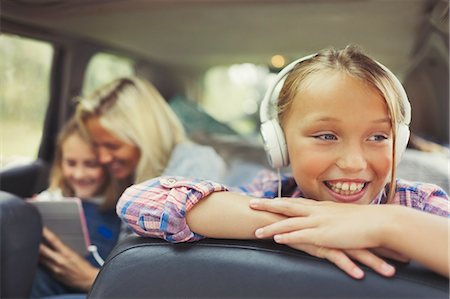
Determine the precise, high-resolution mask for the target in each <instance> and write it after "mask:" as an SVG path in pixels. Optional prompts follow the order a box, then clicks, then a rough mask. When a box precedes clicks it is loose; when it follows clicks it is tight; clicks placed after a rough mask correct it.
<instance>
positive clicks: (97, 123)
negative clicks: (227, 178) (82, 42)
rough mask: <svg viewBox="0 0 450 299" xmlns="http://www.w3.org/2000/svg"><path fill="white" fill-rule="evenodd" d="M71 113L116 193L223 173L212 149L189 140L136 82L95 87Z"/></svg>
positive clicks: (160, 102)
mask: <svg viewBox="0 0 450 299" xmlns="http://www.w3.org/2000/svg"><path fill="white" fill-rule="evenodd" d="M76 114H77V119H78V121H79V123H80V125H81V126H82V127H83V128H84V131H85V133H86V135H87V136H89V138H90V139H91V140H92V142H93V144H94V145H95V147H96V149H97V150H98V154H99V161H100V163H101V164H103V165H105V166H106V167H107V169H108V170H109V172H110V174H111V176H112V177H113V178H114V179H115V180H116V181H117V182H118V184H119V189H118V190H117V192H116V193H117V194H118V195H120V194H121V193H122V191H123V190H124V188H126V187H128V186H129V185H131V184H133V183H139V182H142V181H144V180H147V179H150V178H154V177H157V176H160V175H162V174H178V175H186V176H188V175H192V176H200V177H209V176H211V175H212V176H214V177H215V178H216V179H219V178H221V177H222V175H223V173H224V171H225V164H224V162H223V160H222V159H221V158H220V157H219V156H218V155H217V154H216V152H215V151H214V150H213V149H212V148H209V147H205V146H200V145H197V144H194V143H192V142H190V141H189V139H188V138H187V136H186V134H185V131H184V128H183V126H182V124H181V122H180V121H179V120H178V118H177V116H176V115H175V113H174V112H173V111H172V110H171V108H170V106H169V105H168V103H167V102H166V101H165V100H164V98H163V97H162V96H161V95H160V94H159V92H158V91H157V90H156V88H155V87H154V86H153V85H152V84H150V83H149V82H148V81H146V80H143V79H141V78H138V77H125V78H120V79H117V80H115V81H113V82H111V83H109V84H106V85H105V86H102V87H100V88H99V89H98V90H97V91H95V92H94V93H93V94H92V95H90V96H88V97H85V98H82V99H81V100H80V102H79V104H78V107H77V111H76ZM201 156H202V157H204V158H205V159H206V160H203V159H202V160H200V159H199V157H201ZM205 161H206V163H205Z"/></svg>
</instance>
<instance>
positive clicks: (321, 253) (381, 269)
mask: <svg viewBox="0 0 450 299" xmlns="http://www.w3.org/2000/svg"><path fill="white" fill-rule="evenodd" d="M287 245H288V246H289V247H292V248H294V249H297V250H301V251H304V252H306V253H308V254H310V255H313V256H315V257H318V258H323V259H327V260H328V261H330V262H332V263H333V264H335V265H336V266H337V267H338V268H340V269H341V270H343V271H344V272H345V273H347V274H348V275H350V276H351V277H353V278H355V279H361V278H363V277H364V272H363V271H362V269H361V268H360V267H358V266H357V265H356V264H355V263H354V262H353V260H355V261H358V262H360V263H361V264H364V265H366V266H368V267H369V268H372V269H373V270H374V271H376V272H378V273H379V274H381V275H383V276H386V277H390V276H393V275H394V274H395V268H394V267H393V266H391V265H389V264H388V263H386V262H385V261H384V260H382V259H381V258H379V257H378V256H376V255H375V254H373V253H372V252H370V251H369V250H367V249H348V250H340V249H334V248H325V247H319V246H315V245H310V244H287ZM352 259H353V260H352Z"/></svg>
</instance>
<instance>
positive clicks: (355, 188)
mask: <svg viewBox="0 0 450 299" xmlns="http://www.w3.org/2000/svg"><path fill="white" fill-rule="evenodd" d="M327 185H328V186H329V188H330V189H331V190H333V191H334V192H336V193H339V194H342V195H351V194H355V193H358V192H360V191H361V190H362V189H363V188H364V185H365V184H364V183H354V182H344V183H342V182H337V183H336V184H333V183H330V182H328V183H327Z"/></svg>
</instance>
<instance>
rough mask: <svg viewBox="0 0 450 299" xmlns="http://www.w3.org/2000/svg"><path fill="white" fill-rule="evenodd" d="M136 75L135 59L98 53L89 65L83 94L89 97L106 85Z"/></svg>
mask: <svg viewBox="0 0 450 299" xmlns="http://www.w3.org/2000/svg"><path fill="white" fill-rule="evenodd" d="M134 74H135V70H134V60H133V59H130V58H128V57H124V56H118V55H114V54H109V53H103V52H101V53H97V54H95V55H94V56H93V57H92V59H91V61H90V62H89V64H88V67H87V70H86V75H85V77H84V83H83V91H82V93H83V95H88V94H90V93H91V92H93V91H94V90H95V89H96V88H98V87H100V86H101V85H103V84H105V83H108V82H111V81H112V80H114V79H117V78H119V77H122V76H130V75H134Z"/></svg>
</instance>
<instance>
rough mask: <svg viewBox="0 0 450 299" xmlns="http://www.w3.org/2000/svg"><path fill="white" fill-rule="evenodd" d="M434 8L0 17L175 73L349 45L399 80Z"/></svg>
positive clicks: (50, 12)
mask: <svg viewBox="0 0 450 299" xmlns="http://www.w3.org/2000/svg"><path fill="white" fill-rule="evenodd" d="M444 2H445V1H444ZM437 3H440V4H441V3H442V1H430V0H409V1H404V0H389V1H388V0H362V1H354V0H353V1H350V0H347V1H346V0H328V1H326V0H317V1H312V0H309V1H308V0H303V1H283V0H279V1H276V0H272V1H269V0H267V1H264V0H247V1H245V0H241V1H238V0H228V1H225V0H216V1H214V0H210V1H207V0H203V1H202V0H196V1H195V0H187V1H183V0H178V1H176V0H160V1H144V0H93V1H86V0H78V1H56V0H54V1H52V0H15V1H12V0H3V1H2V4H1V5H2V7H1V8H2V9H1V17H2V19H3V20H7V21H9V22H14V23H18V24H22V25H32V26H33V27H36V26H37V27H40V28H42V30H46V31H47V32H56V33H59V34H62V35H65V36H71V37H75V38H78V39H84V40H87V41H89V40H91V41H99V42H101V43H103V44H105V45H107V46H112V47H115V48H118V49H123V50H125V51H128V52H131V53H135V54H137V55H139V56H142V57H144V58H146V59H148V60H150V61H155V62H159V63H163V64H166V65H171V66H173V67H179V68H183V67H184V68H197V69H206V68H208V67H210V66H212V65H218V64H231V63H242V62H250V63H266V62H267V61H268V60H269V58H270V57H271V56H272V55H274V54H283V55H285V56H287V57H288V58H289V59H294V58H297V57H300V56H303V55H306V54H310V53H313V52H315V51H317V50H319V49H321V48H324V47H329V46H334V47H343V46H345V45H346V44H349V43H354V44H359V45H361V46H362V47H363V48H364V49H365V50H366V51H367V52H368V53H369V54H371V55H373V56H374V57H375V58H376V59H378V60H379V61H381V62H382V63H384V64H386V65H388V66H389V67H390V68H391V69H392V70H394V72H397V73H399V72H400V73H401V72H403V71H404V70H405V69H406V68H407V66H408V64H409V63H410V60H411V57H412V56H413V54H414V51H415V49H416V48H417V47H418V45H419V44H420V43H421V42H422V39H423V37H424V35H426V33H427V32H426V31H427V30H428V29H429V27H430V26H429V23H430V21H429V20H430V16H431V14H432V12H433V7H434V6H435V5H436V4H437ZM447 24H448V18H447ZM447 26H448V25H447ZM447 33H448V32H447Z"/></svg>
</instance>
